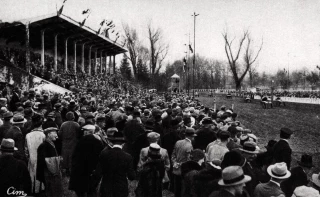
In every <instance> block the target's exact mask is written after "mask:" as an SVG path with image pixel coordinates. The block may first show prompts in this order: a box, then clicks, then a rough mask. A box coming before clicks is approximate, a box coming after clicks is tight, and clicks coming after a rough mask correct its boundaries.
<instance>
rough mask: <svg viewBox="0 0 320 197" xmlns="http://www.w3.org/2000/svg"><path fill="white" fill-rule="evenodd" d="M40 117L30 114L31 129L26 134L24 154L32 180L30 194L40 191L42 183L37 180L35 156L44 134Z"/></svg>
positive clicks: (44, 137)
mask: <svg viewBox="0 0 320 197" xmlns="http://www.w3.org/2000/svg"><path fill="white" fill-rule="evenodd" d="M41 125H42V117H41V115H39V114H34V115H33V116H32V128H33V129H32V130H31V132H30V133H28V134H27V135H26V138H25V139H26V141H25V154H26V157H27V160H28V170H29V173H30V177H31V181H32V194H38V193H39V192H40V191H41V188H44V187H42V185H41V184H42V183H41V182H40V181H38V180H37V178H36V177H37V158H38V147H39V146H40V144H42V143H43V142H44V141H45V139H46V136H45V134H44V133H43V129H42V126H41Z"/></svg>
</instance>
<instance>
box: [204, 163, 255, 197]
mask: <svg viewBox="0 0 320 197" xmlns="http://www.w3.org/2000/svg"><path fill="white" fill-rule="evenodd" d="M250 180H251V177H250V176H247V175H245V174H244V173H243V170H242V168H241V167H240V166H229V167H227V168H225V169H224V170H223V171H222V179H220V180H219V182H218V184H219V185H220V186H221V189H220V190H219V191H214V192H213V193H211V194H210V196H209V197H235V196H238V195H242V193H243V187H244V186H245V184H246V183H247V182H249V181H250Z"/></svg>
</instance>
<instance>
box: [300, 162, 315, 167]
mask: <svg viewBox="0 0 320 197" xmlns="http://www.w3.org/2000/svg"><path fill="white" fill-rule="evenodd" d="M298 164H299V165H300V166H303V167H307V168H312V167H314V165H313V164H308V163H302V162H301V161H298Z"/></svg>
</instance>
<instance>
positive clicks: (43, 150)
mask: <svg viewBox="0 0 320 197" xmlns="http://www.w3.org/2000/svg"><path fill="white" fill-rule="evenodd" d="M57 156H58V153H57V150H56V149H55V147H53V146H52V145H51V144H50V143H49V142H47V141H44V142H43V143H42V144H40V146H39V147H38V156H37V180H39V181H41V182H45V178H44V174H45V173H44V171H45V170H48V168H47V164H46V161H45V158H46V157H57Z"/></svg>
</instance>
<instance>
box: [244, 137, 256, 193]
mask: <svg viewBox="0 0 320 197" xmlns="http://www.w3.org/2000/svg"><path fill="white" fill-rule="evenodd" d="M240 151H241V155H242V156H243V157H244V158H245V163H244V164H243V165H242V168H243V171H244V174H246V175H248V176H250V177H251V181H250V182H249V183H247V184H246V187H245V188H246V190H247V191H248V193H249V195H250V196H253V192H254V188H255V187H256V186H257V184H258V180H257V175H256V173H255V171H256V170H255V169H254V168H255V167H254V165H252V163H253V162H254V160H255V159H256V157H257V154H258V153H259V150H258V149H257V144H256V143H255V142H251V141H247V142H245V143H244V144H243V147H242V148H240Z"/></svg>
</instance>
